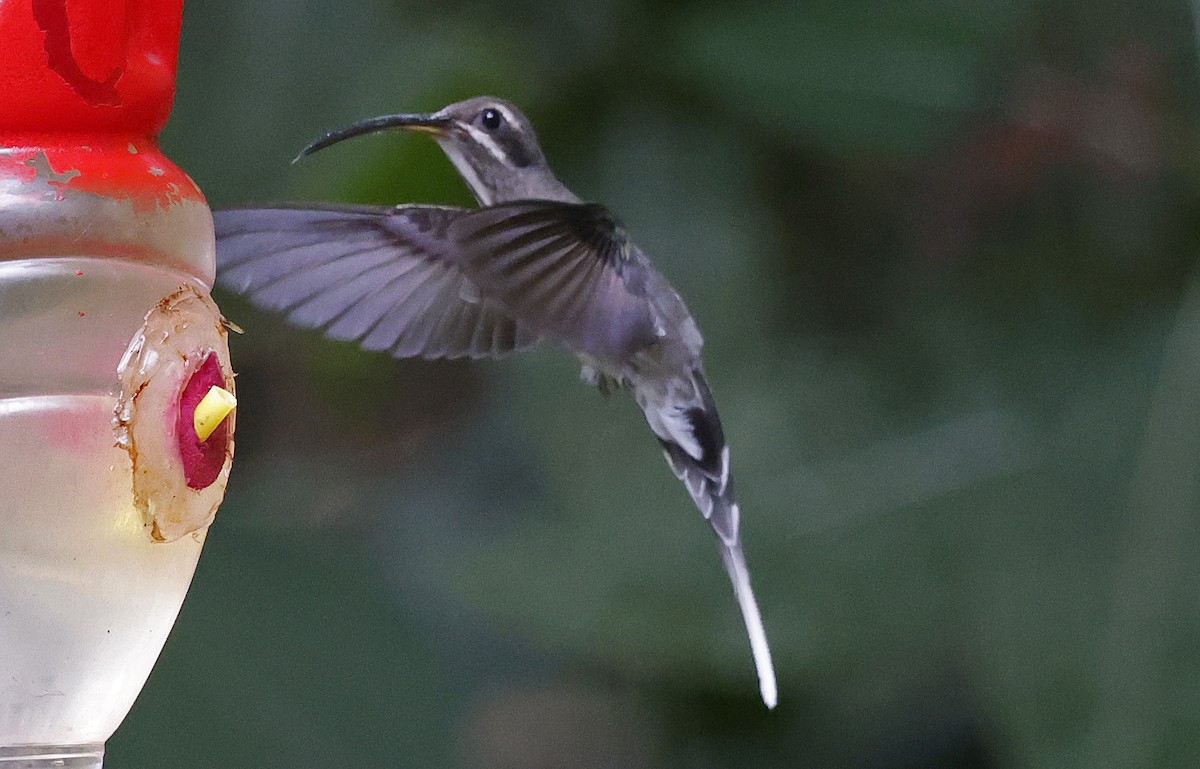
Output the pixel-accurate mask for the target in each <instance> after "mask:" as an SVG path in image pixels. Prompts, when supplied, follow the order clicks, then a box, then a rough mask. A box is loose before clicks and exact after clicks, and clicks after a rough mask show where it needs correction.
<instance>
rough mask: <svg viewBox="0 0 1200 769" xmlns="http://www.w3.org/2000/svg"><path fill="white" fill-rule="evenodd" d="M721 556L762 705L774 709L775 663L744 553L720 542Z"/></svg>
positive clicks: (777, 695) (736, 547)
mask: <svg viewBox="0 0 1200 769" xmlns="http://www.w3.org/2000/svg"><path fill="white" fill-rule="evenodd" d="M721 559H722V560H723V561H725V570H726V571H728V572H729V579H730V581H732V582H733V594H734V596H735V597H736V598H737V602H738V608H739V609H741V610H742V620H743V621H744V622H745V623H746V632H747V633H748V634H749V635H750V651H751V652H753V654H754V667H755V669H756V670H757V671H758V688H759V691H760V692H762V699H763V702H764V703H765V704H766V706H767V707H768V708H771V709H774V708H775V704H776V703H777V702H778V700H779V689H778V687H777V686H776V683H775V665H774V663H772V662H771V647H770V646H768V645H767V632H766V630H764V629H763V622H762V615H761V614H760V613H759V611H758V601H756V600H754V591H753V590H752V589H751V588H750V570H749V569H748V568H746V555H745V553H743V552H742V548H741V545H735V546H734V547H729V546H728V545H725V544H722V545H721Z"/></svg>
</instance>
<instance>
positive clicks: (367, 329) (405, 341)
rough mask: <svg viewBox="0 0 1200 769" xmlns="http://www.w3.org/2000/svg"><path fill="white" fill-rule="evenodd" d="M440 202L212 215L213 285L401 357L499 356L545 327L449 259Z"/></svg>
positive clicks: (452, 213)
mask: <svg viewBox="0 0 1200 769" xmlns="http://www.w3.org/2000/svg"><path fill="white" fill-rule="evenodd" d="M464 213H466V212H465V211H464V210H463V209H459V208H442V207H436V206H403V207H396V208H386V207H379V208H376V207H335V206H322V207H312V208H296V207H290V208H246V209H233V210H227V211H217V212H216V213H214V215H213V219H214V222H215V224H216V234H217V282H218V284H219V285H221V286H223V287H225V288H228V289H230V290H232V291H235V292H237V293H241V294H245V295H246V296H248V297H249V298H250V300H251V301H252V302H254V303H255V304H256V305H258V306H259V307H262V308H264V309H267V310H273V311H278V312H285V313H287V317H288V320H289V321H291V322H292V323H294V324H296V325H298V326H303V327H305V328H316V329H321V330H323V331H324V332H325V334H326V335H327V336H329V337H332V338H334V339H339V340H345V341H356V342H358V343H359V344H360V345H362V346H363V347H364V348H366V349H368V350H387V351H388V352H390V353H391V354H392V355H395V356H396V357H398V358H406V357H421V358H460V357H470V358H483V357H498V356H501V355H504V354H507V353H510V352H513V351H515V350H520V349H523V348H526V347H530V346H532V345H533V344H535V343H536V342H537V338H538V335H537V333H535V332H534V331H533V330H531V328H530V327H529V326H528V325H526V324H522V323H518V322H517V320H515V319H514V317H513V316H512V315H511V314H509V313H508V312H506V311H505V309H504V307H503V306H502V305H501V304H499V303H497V302H495V301H492V300H489V299H487V298H485V297H483V296H481V295H480V292H479V291H478V290H476V288H475V286H474V285H473V283H472V281H471V280H470V279H469V278H468V277H467V276H466V275H464V274H463V272H462V270H460V269H459V267H458V266H457V265H456V263H455V261H454V260H452V259H450V258H448V256H447V248H446V243H445V242H444V238H445V237H446V230H447V227H448V226H449V225H450V224H451V223H452V222H453V221H454V220H455V219H456V218H457V217H459V216H461V215H463V214H464Z"/></svg>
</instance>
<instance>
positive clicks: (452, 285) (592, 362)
mask: <svg viewBox="0 0 1200 769" xmlns="http://www.w3.org/2000/svg"><path fill="white" fill-rule="evenodd" d="M386 128H405V129H409V130H415V131H421V132H426V133H430V134H433V136H434V138H435V139H436V140H437V142H438V143H439V144H440V145H441V147H442V148H443V150H445V152H446V154H447V156H449V158H450V160H451V161H452V162H453V163H454V166H455V167H456V168H457V169H458V171H459V173H460V174H461V175H462V176H463V178H464V180H465V181H466V182H467V184H468V186H470V188H471V190H472V192H473V193H474V195H475V197H476V199H477V200H478V201H479V203H480V207H479V208H474V209H465V208H453V207H444V206H422V205H401V206H396V207H393V208H387V207H361V206H360V207H350V206H313V207H296V206H291V207H278V208H253V209H240V210H230V211H219V212H217V213H216V214H215V221H216V231H217V260H218V283H220V284H221V285H222V286H224V287H226V288H228V289H231V290H233V291H235V292H238V293H242V294H245V295H247V296H248V297H250V299H251V300H252V301H253V302H255V303H256V304H257V305H259V306H261V307H263V308H265V309H268V310H274V311H278V312H282V313H286V315H287V317H288V319H289V320H290V321H291V322H293V323H295V324H296V325H299V326H303V327H305V328H316V329H321V330H322V331H323V332H324V333H325V334H327V335H328V336H330V337H332V338H334V339H340V340H346V341H354V342H357V343H359V344H360V345H362V346H363V347H364V348H366V349H369V350H382V351H387V352H389V353H391V354H392V355H395V356H397V357H422V358H431V359H432V358H461V357H468V358H483V357H492V358H495V357H501V356H503V355H507V354H509V353H511V352H515V351H518V350H522V349H525V348H527V347H530V346H532V345H533V344H536V343H537V342H538V341H539V340H542V339H546V340H550V341H553V342H556V343H558V344H560V345H562V346H564V347H566V348H567V349H568V350H570V351H571V352H573V353H574V354H575V355H576V356H577V357H578V358H579V360H580V361H581V363H582V364H583V377H584V379H585V381H588V382H590V383H592V384H596V385H598V386H600V387H601V388H602V389H605V388H606V387H607V386H611V385H613V384H616V385H620V386H624V387H626V388H627V389H629V391H630V392H631V394H632V395H633V397H634V399H635V400H636V401H637V403H638V405H639V406H640V407H641V409H642V411H643V413H644V414H645V416H646V420H647V422H648V423H649V425H650V428H651V430H652V431H653V432H654V434H655V436H656V437H657V438H658V440H659V442H660V444H661V445H662V448H663V451H664V453H665V455H666V458H667V462H668V463H669V464H670V466H671V469H672V470H673V471H674V472H675V474H676V475H677V476H678V477H679V478H680V480H682V481H683V484H684V486H685V487H686V488H687V490H688V493H689V494H690V495H691V497H692V499H693V501H694V502H695V504H696V506H697V507H698V508H699V510H700V512H701V513H702V514H703V515H704V517H705V518H706V519H707V520H708V521H709V523H710V524H711V525H712V527H713V530H714V531H715V532H716V534H717V536H718V539H719V541H720V550H721V556H722V560H723V562H724V564H725V568H726V570H727V571H728V573H729V576H730V579H731V581H732V583H733V587H734V593H735V596H736V597H737V601H738V605H739V607H740V609H741V612H742V617H743V620H744V621H745V624H746V628H747V631H748V633H749V635H750V642H751V648H752V651H753V653H754V661H755V665H756V667H757V670H758V677H759V685H760V689H761V692H762V697H763V700H764V702H766V704H767V705H768V706H769V707H774V706H775V701H776V694H777V693H776V684H775V672H774V668H773V665H772V662H771V654H770V650H769V648H768V646H767V640H766V635H765V633H764V631H763V626H762V619H761V617H760V615H759V610H758V605H757V602H756V601H755V598H754V593H753V591H752V590H751V587H750V575H749V571H748V570H747V568H746V560H745V555H744V554H743V551H742V542H741V534H740V517H741V513H740V509H739V507H738V504H737V502H736V501H735V498H734V493H733V480H732V477H731V475H730V467H729V447H728V446H727V445H726V443H725V436H724V431H723V429H722V427H721V421H720V418H719V417H718V415H717V409H716V404H715V403H714V401H713V396H712V392H711V391H710V390H709V387H708V383H707V382H706V380H705V376H704V366H703V363H702V361H701V349H702V347H703V339H702V337H701V335H700V332H699V330H698V329H697V327H696V323H695V321H694V320H693V318H692V316H691V313H690V312H688V309H687V307H686V306H685V305H684V303H683V300H682V299H681V298H680V297H679V294H678V293H676V291H675V290H674V288H672V287H671V285H670V284H669V283H668V282H667V280H666V278H664V277H663V276H662V274H661V273H659V272H658V270H656V269H655V268H654V266H653V265H652V264H651V263H650V261H649V259H647V258H646V256H645V255H644V254H643V253H642V251H641V250H640V249H639V248H638V247H637V246H636V245H634V244H633V243H631V242H630V241H629V240H628V238H627V237H626V235H625V233H624V231H623V230H622V228H621V227H620V225H619V224H618V223H617V222H616V220H615V219H614V218H613V217H612V216H611V215H610V214H609V213H608V212H607V211H606V210H605V209H604V208H603V207H602V206H599V205H596V204H594V203H584V202H581V201H580V200H579V199H578V198H577V197H575V195H574V194H572V193H571V191H570V190H568V189H567V188H566V187H565V186H563V184H562V183H561V182H560V181H559V180H558V179H557V178H556V177H555V176H554V174H553V172H552V171H551V170H550V168H549V166H548V165H547V163H546V160H545V157H544V155H543V154H542V151H541V148H540V147H539V145H538V142H537V138H536V136H535V134H534V132H533V128H532V127H531V126H530V124H529V122H528V120H526V119H525V117H524V116H523V115H522V114H521V113H520V112H519V111H518V110H517V109H516V108H515V107H513V106H512V105H511V104H508V103H507V102H504V101H501V100H499V99H494V98H491V97H480V98H476V99H471V100H468V101H465V102H459V103H457V104H452V105H450V106H449V107H446V108H445V109H443V110H440V111H439V112H436V113H433V114H431V115H390V116H384V117H380V118H372V119H370V120H366V121H363V122H361V123H357V124H355V125H352V126H350V127H348V128H346V129H342V130H340V131H335V132H333V133H330V134H327V135H326V136H325V137H323V138H322V139H320V140H318V141H317V142H314V143H313V144H312V145H310V146H309V147H307V148H306V149H305V150H304V152H302V153H301V154H302V155H305V154H309V153H310V152H314V151H316V150H319V149H322V148H324V147H327V146H329V145H331V144H334V143H336V142H338V141H341V140H343V139H346V138H349V137H352V136H357V135H360V134H363V133H368V132H372V131H377V130H382V129H386Z"/></svg>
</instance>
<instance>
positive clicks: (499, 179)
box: [299, 96, 574, 205]
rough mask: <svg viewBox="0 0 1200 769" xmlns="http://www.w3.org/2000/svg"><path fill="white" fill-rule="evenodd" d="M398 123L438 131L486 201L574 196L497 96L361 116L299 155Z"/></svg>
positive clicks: (523, 122) (528, 128)
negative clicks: (428, 110) (417, 111)
mask: <svg viewBox="0 0 1200 769" xmlns="http://www.w3.org/2000/svg"><path fill="white" fill-rule="evenodd" d="M393 128H403V129H405V130H408V131H418V132H421V133H427V134H430V135H431V136H433V138H434V140H435V141H436V142H437V143H438V144H439V145H440V146H441V148H442V150H443V151H444V152H445V153H446V155H447V156H448V157H449V158H450V161H451V162H452V163H454V167H455V168H457V169H458V172H459V173H460V174H461V175H462V177H463V179H464V180H465V181H466V183H467V185H468V186H469V187H470V188H471V192H473V193H474V194H475V197H476V198H477V199H478V200H479V202H480V203H482V204H483V205H490V204H492V203H503V202H505V201H510V200H520V199H529V198H544V199H551V200H564V199H574V196H573V195H571V194H570V192H567V191H566V189H565V188H564V187H563V186H562V184H561V183H560V182H559V181H558V179H557V178H555V176H554V173H553V172H552V171H551V170H550V168H549V166H548V165H547V164H546V157H545V156H544V155H543V154H542V149H541V147H540V146H539V145H538V140H537V135H536V134H535V133H534V131H533V126H532V125H531V124H530V122H529V120H528V118H526V117H525V116H524V115H523V114H521V111H520V110H518V109H517V108H516V107H514V106H513V105H512V104H510V103H508V102H506V101H504V100H503V99H497V98H495V97H493V96H477V97H475V98H474V99H467V100H466V101H460V102H455V103H454V104H451V105H449V106H448V107H443V108H442V109H440V110H438V111H437V112H432V113H428V114H399V115H382V116H380V117H373V118H368V119H366V120H361V121H359V122H357V123H354V124H352V125H349V126H347V127H345V128H342V129H339V130H336V131H331V132H330V133H327V134H325V136H323V137H321V138H320V139H318V140H317V141H315V142H313V143H312V144H310V145H308V146H307V147H305V148H304V149H303V150H301V152H300V155H299V157H303V156H305V155H310V154H312V153H313V152H316V151H317V150H321V149H324V148H326V147H328V146H330V145H332V144H336V143H338V142H340V141H342V140H343V139H349V138H351V137H353V136H361V135H362V134H367V133H374V132H376V131H383V130H387V129H393Z"/></svg>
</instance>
